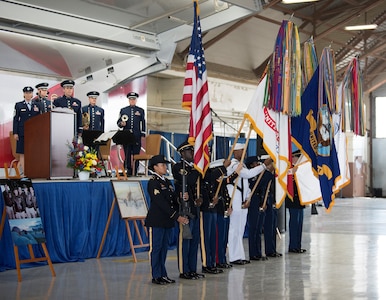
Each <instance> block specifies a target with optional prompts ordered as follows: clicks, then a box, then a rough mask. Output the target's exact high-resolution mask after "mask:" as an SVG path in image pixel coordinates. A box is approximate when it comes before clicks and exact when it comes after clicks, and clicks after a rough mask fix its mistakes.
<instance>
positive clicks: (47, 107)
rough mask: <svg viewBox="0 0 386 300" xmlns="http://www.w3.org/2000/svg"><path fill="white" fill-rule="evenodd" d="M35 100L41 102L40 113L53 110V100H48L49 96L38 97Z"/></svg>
mask: <svg viewBox="0 0 386 300" xmlns="http://www.w3.org/2000/svg"><path fill="white" fill-rule="evenodd" d="M33 100H34V101H35V102H36V103H38V104H39V106H40V113H42V114H43V113H46V112H49V111H51V110H52V108H53V107H54V106H53V104H52V102H51V101H50V100H48V99H47V98H40V97H36V98H34V99H33Z"/></svg>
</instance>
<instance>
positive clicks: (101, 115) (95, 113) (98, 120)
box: [82, 91, 105, 131]
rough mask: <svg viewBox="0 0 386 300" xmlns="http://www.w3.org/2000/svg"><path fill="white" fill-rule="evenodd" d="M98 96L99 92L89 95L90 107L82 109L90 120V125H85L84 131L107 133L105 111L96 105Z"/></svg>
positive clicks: (83, 113) (89, 93) (84, 115)
mask: <svg viewBox="0 0 386 300" xmlns="http://www.w3.org/2000/svg"><path fill="white" fill-rule="evenodd" d="M98 96H99V93H98V92H97V91H92V92H88V93H87V97H88V101H89V105H87V106H83V107H82V115H83V117H84V118H85V117H86V118H88V121H89V124H83V130H100V131H105V111H104V109H103V108H102V107H99V106H97V105H96V101H97V98H98Z"/></svg>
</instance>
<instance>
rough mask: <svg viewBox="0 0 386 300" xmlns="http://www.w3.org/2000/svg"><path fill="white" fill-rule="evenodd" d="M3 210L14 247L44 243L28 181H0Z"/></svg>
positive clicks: (34, 197)
mask: <svg viewBox="0 0 386 300" xmlns="http://www.w3.org/2000/svg"><path fill="white" fill-rule="evenodd" d="M0 187H1V192H2V194H3V199H4V209H5V210H6V216H7V220H8V223H9V228H10V230H11V235H12V240H13V243H14V244H15V245H16V246H25V245H29V244H41V243H45V242H46V238H45V232H44V228H43V224H42V220H41V218H40V211H39V206H38V201H37V199H36V195H35V190H34V188H33V186H32V182H31V180H30V179H26V178H22V179H0Z"/></svg>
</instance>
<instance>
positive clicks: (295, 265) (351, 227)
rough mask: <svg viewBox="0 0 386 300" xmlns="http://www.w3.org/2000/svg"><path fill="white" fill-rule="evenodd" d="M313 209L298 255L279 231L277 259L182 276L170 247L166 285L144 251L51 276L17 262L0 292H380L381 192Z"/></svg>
mask: <svg viewBox="0 0 386 300" xmlns="http://www.w3.org/2000/svg"><path fill="white" fill-rule="evenodd" d="M318 212H319V214H318V215H311V209H310V207H307V208H306V210H305V219H304V233H303V245H302V246H303V248H306V249H307V252H306V253H304V254H293V253H287V251H286V250H287V248H288V237H287V236H286V234H283V235H282V237H281V239H280V240H278V251H279V252H282V253H283V256H282V257H281V258H270V259H269V260H268V261H257V262H252V263H251V264H249V265H245V266H234V267H233V268H231V269H229V270H225V272H224V273H223V274H218V275H210V274H208V275H207V276H206V278H205V279H199V280H183V279H179V278H178V270H177V261H176V252H175V250H172V251H169V254H168V260H167V269H168V273H169V277H171V278H174V279H176V281H177V282H176V283H175V284H170V285H166V286H159V285H155V284H152V283H151V276H150V267H149V262H148V260H147V253H140V254H138V255H137V257H138V258H139V262H138V263H136V264H135V263H133V261H132V258H131V257H110V258H102V259H89V260H86V261H85V262H78V263H63V264H54V268H55V271H56V274H57V276H56V278H53V277H51V272H50V270H49V268H48V266H42V267H36V268H29V269H22V276H23V281H22V282H21V283H18V282H17V274H16V271H15V270H9V271H5V272H1V273H0V299H1V300H2V299H157V300H161V299H211V300H214V299H222V300H225V299H230V300H233V299H237V300H238V299H270V300H271V299H386V255H385V253H386V199H382V198H350V199H348V198H346V199H337V200H336V204H335V206H334V207H333V209H332V211H331V213H329V214H327V213H326V212H325V211H324V209H323V208H321V207H318ZM244 242H245V246H246V245H247V244H246V242H247V240H244ZM245 249H248V248H247V247H245ZM246 256H247V257H248V254H247V255H246ZM200 269H201V266H199V268H198V270H200Z"/></svg>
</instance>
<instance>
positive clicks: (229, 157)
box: [228, 116, 249, 160]
mask: <svg viewBox="0 0 386 300" xmlns="http://www.w3.org/2000/svg"><path fill="white" fill-rule="evenodd" d="M245 120H246V118H245V116H244V117H243V120H242V121H241V124H240V128H239V131H237V133H236V136H235V140H234V142H233V145H232V148H231V151H229V155H228V160H230V159H231V157H232V154H233V151H234V149H235V145H236V143H237V141H238V139H239V136H240V133H241V130H242V129H243V127H244V123H245ZM248 140H249V138H248Z"/></svg>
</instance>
